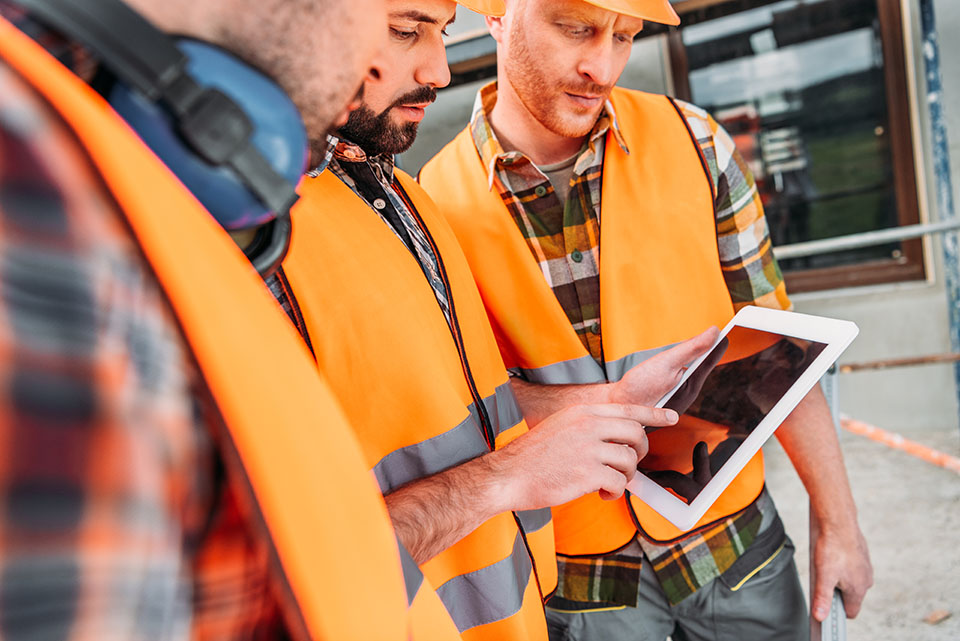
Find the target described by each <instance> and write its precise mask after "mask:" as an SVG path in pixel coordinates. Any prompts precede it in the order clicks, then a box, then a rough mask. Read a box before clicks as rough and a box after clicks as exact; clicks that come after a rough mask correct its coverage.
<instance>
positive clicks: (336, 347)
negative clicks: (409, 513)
mask: <svg viewBox="0 0 960 641" xmlns="http://www.w3.org/2000/svg"><path fill="white" fill-rule="evenodd" d="M395 185H396V189H397V191H398V193H399V194H400V196H401V197H403V198H405V199H406V200H407V202H408V204H409V208H410V210H411V212H413V214H414V215H416V216H418V217H419V222H420V225H421V228H422V229H423V230H424V232H425V234H426V235H427V237H428V239H429V240H430V242H431V243H432V244H433V248H434V250H435V252H436V255H437V257H438V259H439V261H440V268H441V272H442V278H443V280H444V283H445V287H446V289H447V296H448V300H449V301H450V310H451V317H452V321H453V322H452V325H453V330H451V327H450V326H449V325H448V324H447V320H446V318H445V317H444V314H443V312H442V311H441V309H440V306H439V304H438V303H437V299H436V297H435V296H434V292H433V289H432V288H431V287H430V284H429V282H428V281H427V280H426V278H424V275H423V272H422V270H421V268H420V264H419V263H418V261H417V260H416V259H415V258H414V257H413V255H412V254H411V253H410V251H409V250H408V249H407V247H406V246H405V245H404V244H403V243H402V242H400V241H399V239H398V238H397V237H396V235H395V234H394V233H393V231H392V230H391V229H390V228H389V227H388V225H386V224H385V223H384V222H383V221H382V220H381V219H380V217H379V215H378V214H377V213H376V212H375V211H374V210H373V209H372V208H371V207H369V206H368V205H367V204H366V203H365V202H364V201H363V200H362V199H361V198H360V197H359V196H357V195H356V194H355V193H354V192H353V191H352V190H351V189H350V188H349V187H347V186H346V185H345V184H344V183H343V182H341V181H340V180H339V179H338V178H337V177H336V176H335V175H333V173H331V172H329V171H327V172H324V173H323V174H321V175H320V176H319V177H316V178H308V179H306V180H305V182H304V184H303V185H302V187H301V195H302V198H301V200H300V202H299V203H298V204H297V205H296V206H295V207H294V209H293V212H292V217H293V225H294V234H293V240H292V243H291V247H290V251H289V253H288V255H287V258H286V260H285V261H284V263H283V267H282V273H281V275H280V280H281V283H282V285H283V286H284V288H285V289H286V290H287V295H288V297H289V298H290V299H291V302H292V303H293V304H294V305H295V306H296V308H297V310H298V313H295V314H294V315H295V316H298V317H300V318H302V323H301V331H302V332H303V333H304V334H305V338H307V339H308V341H309V343H310V344H311V345H312V347H313V350H314V353H315V355H316V358H317V362H318V364H319V366H320V369H321V370H322V371H327V372H337V375H336V376H334V377H332V380H331V381H330V384H331V386H332V387H333V389H334V392H335V394H336V395H337V397H338V398H339V399H340V402H341V403H342V405H343V407H344V410H345V411H346V413H347V416H348V417H349V418H350V421H351V424H352V425H353V427H354V429H355V430H356V432H357V434H358V435H359V440H360V443H361V446H362V447H363V448H364V451H365V452H366V455H367V461H368V464H369V465H370V466H371V467H372V468H373V471H374V474H375V476H376V478H377V480H378V481H379V482H380V486H381V490H382V491H383V492H384V494H389V493H390V492H391V491H392V490H395V489H396V488H398V487H400V486H402V485H404V484H405V483H409V482H411V481H415V480H417V479H420V478H423V477H426V476H428V475H431V474H435V473H437V472H440V471H442V470H445V469H447V468H449V467H452V466H455V465H459V464H462V463H464V462H466V461H469V460H471V459H474V458H476V457H478V456H481V455H483V454H485V453H487V452H489V451H490V450H491V448H493V447H502V446H504V445H505V444H506V443H508V442H510V441H512V440H513V439H514V438H516V437H518V436H520V435H521V434H523V433H524V432H526V431H527V426H526V423H525V422H524V420H523V417H522V415H521V413H520V409H519V406H518V405H517V402H516V398H515V397H514V395H513V392H512V389H511V387H510V383H509V380H508V376H507V372H506V370H505V369H504V367H503V361H502V360H501V358H500V354H499V352H498V350H497V344H496V340H495V339H494V337H493V335H492V334H491V332H490V326H489V325H488V323H487V321H486V315H485V314H484V311H483V303H482V302H481V300H480V297H479V295H478V294H477V289H476V286H475V285H474V283H473V278H472V276H471V275H470V271H469V269H468V267H467V263H466V260H465V259H464V257H463V253H462V252H461V251H460V248H459V247H458V245H457V241H456V239H455V238H454V236H453V233H452V232H451V231H450V229H449V227H447V225H446V223H444V222H443V219H442V218H441V217H440V216H439V214H438V213H437V212H436V210H435V208H434V206H433V204H432V202H431V201H430V199H429V197H427V195H426V194H425V193H423V190H422V189H420V186H419V185H418V184H417V183H416V182H415V181H414V180H413V179H412V178H410V177H409V176H407V175H406V174H404V173H403V172H400V171H397V182H395ZM422 567H423V571H424V574H425V575H426V576H427V578H428V579H429V580H430V582H431V583H432V585H434V586H435V587H436V589H437V593H438V594H439V595H440V598H441V599H442V600H443V602H444V604H445V605H446V606H447V609H448V610H449V611H450V614H451V615H452V616H453V620H454V622H455V623H456V624H457V627H458V628H459V629H460V631H461V633H462V636H463V638H464V639H471V640H472V639H490V640H491V641H492V640H495V639H496V640H500V639H533V640H537V639H546V629H545V622H544V617H543V609H542V603H541V598H542V595H546V594H548V593H550V592H552V591H553V589H554V588H555V586H556V563H555V560H554V547H553V529H552V526H551V523H550V511H549V509H542V510H532V511H528V512H518V513H510V512H507V513H504V514H500V515H498V516H495V517H494V518H492V519H489V520H488V521H486V522H485V523H483V524H482V525H481V526H480V527H479V528H477V529H476V530H475V531H474V532H472V533H471V534H469V535H467V536H466V537H464V538H463V539H461V540H460V541H459V542H457V543H456V544H454V545H453V546H452V547H450V548H448V549H447V550H445V551H444V552H442V553H440V554H439V555H437V556H436V557H435V558H433V559H431V560H430V561H428V562H426V563H425V564H423V566H422ZM538 578H539V583H540V589H538V585H537V580H538ZM541 591H542V594H541Z"/></svg>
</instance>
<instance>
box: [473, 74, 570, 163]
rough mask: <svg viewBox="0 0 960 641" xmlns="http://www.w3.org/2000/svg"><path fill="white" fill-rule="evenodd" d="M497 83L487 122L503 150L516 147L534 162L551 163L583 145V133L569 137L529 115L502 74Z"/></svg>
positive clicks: (564, 158) (566, 156) (511, 149)
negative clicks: (493, 103) (552, 129)
mask: <svg viewBox="0 0 960 641" xmlns="http://www.w3.org/2000/svg"><path fill="white" fill-rule="evenodd" d="M499 72H500V74H499V77H500V78H503V79H504V80H502V81H501V82H500V83H498V85H497V104H496V105H494V107H493V111H492V112H491V113H490V126H491V127H493V130H494V133H496V135H497V140H499V141H500V144H501V145H502V146H503V148H504V150H505V151H519V152H521V153H523V154H524V155H526V156H527V157H528V158H530V160H532V161H533V162H534V164H537V165H551V164H554V163H558V162H560V161H562V160H566V159H567V158H570V157H571V156H573V155H574V154H576V153H577V151H579V150H580V148H581V147H582V146H583V141H584V139H585V138H586V136H580V137H577V138H569V137H567V136H561V135H560V134H558V133H556V132H553V131H550V130H549V129H547V128H546V127H544V126H543V124H542V123H541V122H540V121H539V120H537V119H536V118H534V117H533V114H531V113H530V111H528V110H527V108H526V106H525V105H524V104H523V102H522V101H521V100H520V97H519V96H518V95H517V93H516V91H514V90H513V86H512V85H511V84H510V82H509V81H508V80H506V74H504V73H503V70H499Z"/></svg>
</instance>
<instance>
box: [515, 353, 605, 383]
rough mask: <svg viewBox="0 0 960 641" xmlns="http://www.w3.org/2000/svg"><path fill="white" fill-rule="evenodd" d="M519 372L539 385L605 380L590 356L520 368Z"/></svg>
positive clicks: (601, 371) (599, 381) (600, 381)
mask: <svg viewBox="0 0 960 641" xmlns="http://www.w3.org/2000/svg"><path fill="white" fill-rule="evenodd" d="M520 372H521V373H522V374H523V378H524V379H526V380H528V381H530V382H531V383H540V384H541V385H558V384H562V383H602V382H604V381H605V380H606V377H604V375H603V370H601V369H600V366H599V365H597V362H596V361H595V360H593V358H592V357H591V356H581V357H580V358H575V359H573V360H571V361H563V362H560V363H554V364H552V365H546V366H544V367H536V368H533V369H526V368H520Z"/></svg>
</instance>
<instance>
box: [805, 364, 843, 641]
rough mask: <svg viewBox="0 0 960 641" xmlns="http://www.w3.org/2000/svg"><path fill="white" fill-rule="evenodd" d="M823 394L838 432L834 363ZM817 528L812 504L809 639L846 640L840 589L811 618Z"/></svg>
mask: <svg viewBox="0 0 960 641" xmlns="http://www.w3.org/2000/svg"><path fill="white" fill-rule="evenodd" d="M820 385H821V387H823V395H824V396H826V397H827V404H828V405H829V406H830V414H831V416H832V417H833V427H834V429H836V430H837V434H838V436H839V433H840V404H839V399H838V394H837V388H838V385H837V367H836V365H834V366H833V367H831V368H830V370H829V371H828V372H827V373H826V374H825V375H824V377H823V379H822V380H821V381H820ZM818 534H819V528H818V527H817V521H816V518H815V517H814V514H813V505H812V504H811V506H810V641H846V638H847V616H846V612H845V611H844V609H843V596H842V595H841V594H840V590H834V591H833V603H831V604H830V614H828V615H827V618H826V619H824V620H823V623H821V622H819V621H817V620H816V619H814V618H813V586H815V585H816V584H817V572H816V568H815V567H814V564H813V551H814V550H815V549H816V544H817V536H818Z"/></svg>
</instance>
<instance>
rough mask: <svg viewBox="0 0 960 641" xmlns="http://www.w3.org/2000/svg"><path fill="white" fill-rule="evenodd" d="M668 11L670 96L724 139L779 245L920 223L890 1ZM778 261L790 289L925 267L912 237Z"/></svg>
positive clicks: (695, 3)
mask: <svg viewBox="0 0 960 641" xmlns="http://www.w3.org/2000/svg"><path fill="white" fill-rule="evenodd" d="M675 6H676V8H677V10H678V12H679V13H680V14H681V17H682V24H681V27H679V28H678V29H676V30H672V31H671V32H670V34H669V36H668V39H669V50H670V59H671V60H670V66H671V70H672V75H673V85H674V90H675V93H676V94H677V96H678V97H679V98H683V99H687V100H690V101H692V102H694V103H696V104H698V105H699V106H701V107H703V108H705V109H707V110H708V111H710V112H711V113H712V114H713V115H714V117H715V118H716V119H717V120H718V121H719V122H720V123H721V124H723V125H724V126H725V127H726V129H727V130H728V131H729V132H730V134H731V135H732V136H733V138H734V140H735V141H736V143H737V147H738V148H739V150H740V152H741V154H743V156H744V158H745V159H746V160H747V161H748V163H749V164H750V167H751V169H752V170H753V173H754V175H755V177H756V179H757V185H758V188H759V190H760V194H761V198H762V200H763V204H764V207H765V210H766V213H767V218H768V221H769V224H770V230H771V235H772V237H773V241H774V244H775V245H786V244H791V243H796V242H801V241H805V240H814V239H820V238H829V237H832V236H842V235H846V234H853V233H857V232H863V231H869V230H874V229H885V228H888V227H895V226H897V225H906V224H911V223H916V222H919V212H918V205H917V187H916V181H915V172H914V159H913V146H912V142H911V138H910V123H909V115H908V108H909V107H908V103H907V98H906V82H905V75H904V56H903V44H902V35H901V15H900V6H899V3H898V2H897V0H776V1H764V0H686V1H684V2H676V3H675ZM781 268H782V269H783V270H784V272H785V274H786V277H787V283H788V287H789V289H790V291H793V292H799V291H810V290H819V289H829V288H835V287H843V286H851V285H865V284H874V283H882V282H891V281H900V280H910V279H920V278H923V276H924V271H923V260H922V248H921V244H920V241H919V240H912V241H904V242H896V243H889V244H886V245H881V246H877V247H869V248H864V249H858V250H851V251H845V252H838V253H833V254H827V255H820V256H811V257H807V258H796V259H792V260H784V261H781Z"/></svg>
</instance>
